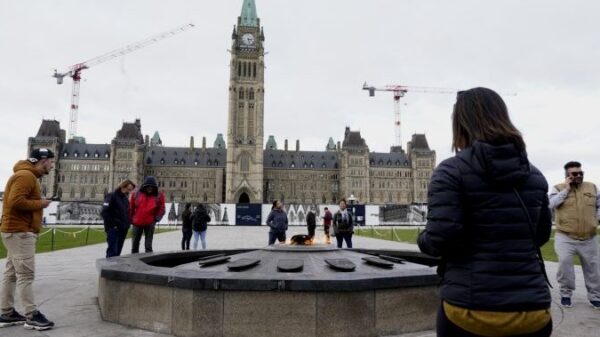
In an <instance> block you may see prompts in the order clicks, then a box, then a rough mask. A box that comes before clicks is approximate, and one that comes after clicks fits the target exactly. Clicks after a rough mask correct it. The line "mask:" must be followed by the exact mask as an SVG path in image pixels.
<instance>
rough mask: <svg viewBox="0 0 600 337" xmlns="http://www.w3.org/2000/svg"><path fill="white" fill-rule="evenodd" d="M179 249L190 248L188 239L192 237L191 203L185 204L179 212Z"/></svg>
mask: <svg viewBox="0 0 600 337" xmlns="http://www.w3.org/2000/svg"><path fill="white" fill-rule="evenodd" d="M181 233H182V234H183V237H182V238H181V250H190V241H191V239H192V204H190V203H189V202H188V203H187V204H185V208H184V209H183V212H182V213H181Z"/></svg>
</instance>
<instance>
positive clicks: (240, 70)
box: [238, 62, 242, 77]
mask: <svg viewBox="0 0 600 337" xmlns="http://www.w3.org/2000/svg"><path fill="white" fill-rule="evenodd" d="M241 76H242V62H238V77H241Z"/></svg>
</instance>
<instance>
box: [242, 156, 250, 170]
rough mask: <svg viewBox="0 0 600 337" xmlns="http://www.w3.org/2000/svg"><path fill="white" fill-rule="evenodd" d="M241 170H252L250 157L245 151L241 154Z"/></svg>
mask: <svg viewBox="0 0 600 337" xmlns="http://www.w3.org/2000/svg"><path fill="white" fill-rule="evenodd" d="M240 171H242V172H248V171H250V158H249V157H248V155H247V154H245V153H244V154H242V155H241V156H240Z"/></svg>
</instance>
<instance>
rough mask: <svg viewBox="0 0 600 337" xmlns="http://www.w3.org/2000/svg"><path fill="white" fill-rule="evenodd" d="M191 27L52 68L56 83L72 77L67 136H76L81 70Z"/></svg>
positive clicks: (190, 25) (164, 33)
mask: <svg viewBox="0 0 600 337" xmlns="http://www.w3.org/2000/svg"><path fill="white" fill-rule="evenodd" d="M193 27H194V24H192V23H188V24H186V25H183V26H181V27H177V28H175V29H172V30H169V31H166V32H163V33H160V34H156V35H153V36H151V37H149V38H147V39H144V40H141V41H138V42H135V43H132V44H129V45H127V46H125V47H123V48H119V49H115V50H113V51H110V52H108V53H105V54H103V55H100V56H97V57H94V58H92V59H89V60H87V61H85V62H81V63H77V64H74V65H72V66H70V67H69V68H68V70H67V71H64V72H61V73H59V72H58V71H56V69H54V75H53V77H55V78H56V83H57V84H62V83H63V79H64V77H65V76H68V77H71V78H72V79H73V89H72V91H71V113H70V115H69V119H70V122H69V137H70V138H74V137H76V136H77V119H78V114H79V85H80V82H81V72H82V71H83V70H85V69H89V68H91V67H93V66H95V65H98V64H100V63H104V62H106V61H109V60H112V59H114V58H116V57H119V56H123V55H126V54H129V53H131V52H134V51H136V50H139V49H141V48H144V47H146V46H149V45H151V44H154V43H156V42H159V41H161V40H164V39H166V38H169V37H171V36H173V35H176V34H178V33H181V32H184V31H186V30H188V29H190V28H193Z"/></svg>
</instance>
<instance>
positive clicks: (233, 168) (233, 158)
mask: <svg viewBox="0 0 600 337" xmlns="http://www.w3.org/2000/svg"><path fill="white" fill-rule="evenodd" d="M244 4H245V5H244V8H243V10H242V14H241V16H240V17H238V22H237V25H236V26H234V29H233V34H232V47H231V60H230V74H229V76H230V84H229V118H228V128H227V143H225V140H224V138H223V136H222V135H221V134H218V135H217V138H216V140H215V141H214V143H213V146H212V147H207V145H206V138H203V139H202V145H201V146H200V147H196V146H195V145H194V139H193V137H192V138H191V139H190V144H189V146H188V147H167V146H164V145H163V141H162V140H161V139H160V135H159V134H158V132H155V133H154V135H153V137H152V138H151V139H150V138H149V136H145V137H144V136H143V133H142V127H141V121H140V120H139V119H138V120H136V121H135V122H133V123H123V125H122V127H121V129H120V130H118V131H117V133H116V136H115V137H114V138H113V139H112V141H111V142H110V144H87V143H86V142H85V139H84V138H81V137H79V138H77V139H74V140H73V139H72V140H69V141H68V142H67V141H66V139H65V131H64V130H62V129H61V128H60V124H59V122H57V121H54V120H43V121H42V124H41V126H40V129H39V131H38V133H37V135H36V136H35V137H31V138H29V142H28V149H27V150H28V151H31V150H32V149H33V148H39V147H47V148H50V149H51V150H52V151H54V152H55V153H57V160H56V170H54V171H53V172H52V173H51V174H50V175H48V176H45V177H44V178H42V180H41V184H42V192H43V193H44V195H45V196H46V197H51V196H57V197H59V198H60V199H61V200H62V201H92V202H94V201H98V202H99V201H101V200H102V199H103V197H104V195H105V194H106V193H108V192H109V191H112V190H113V189H114V188H116V186H117V185H118V184H119V182H120V181H122V180H123V179H125V178H129V179H132V180H133V181H134V182H136V183H138V184H139V183H141V182H142V181H143V178H144V177H145V176H147V175H153V176H155V177H156V178H157V180H158V182H159V186H160V188H161V189H163V190H164V191H165V195H166V198H167V201H168V202H186V201H190V202H192V201H193V202H203V203H224V202H226V203H240V202H242V203H243V202H250V203H270V202H272V201H273V200H274V199H279V200H283V201H284V202H286V203H298V204H319V203H320V204H330V203H334V204H335V203H337V202H339V200H340V199H341V198H343V197H346V198H347V197H349V196H351V195H353V196H354V197H355V198H357V201H358V202H359V203H365V204H366V203H368V204H403V205H407V204H414V203H417V204H421V203H426V202H427V184H428V181H429V178H430V176H431V173H432V171H433V168H434V167H435V162H436V157H435V151H433V150H431V149H430V148H429V145H428V143H427V139H426V137H425V135H423V134H415V135H413V136H412V138H411V141H410V142H408V144H407V147H406V151H405V150H404V149H403V148H402V147H400V146H394V147H392V148H391V149H390V152H387V153H381V152H370V150H369V147H368V145H367V143H366V141H365V140H364V139H363V138H362V137H361V135H360V132H358V131H351V130H350V128H348V127H347V128H346V130H345V132H344V136H343V140H342V141H341V142H337V144H336V143H335V142H334V141H333V139H332V138H329V139H328V141H327V142H326V144H325V146H324V148H325V151H301V150H300V141H296V146H295V149H289V148H288V141H287V140H285V141H284V148H283V149H278V147H277V141H276V140H275V137H273V136H269V140H268V141H267V142H266V144H264V130H263V124H264V123H263V121H264V69H265V66H264V57H263V56H264V48H263V43H264V40H265V38H264V33H263V29H262V27H261V26H260V19H259V18H258V17H256V8H255V7H254V2H253V1H250V2H248V3H247V2H244ZM248 4H250V5H248ZM340 131H341V130H340ZM324 143H325V142H324Z"/></svg>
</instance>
